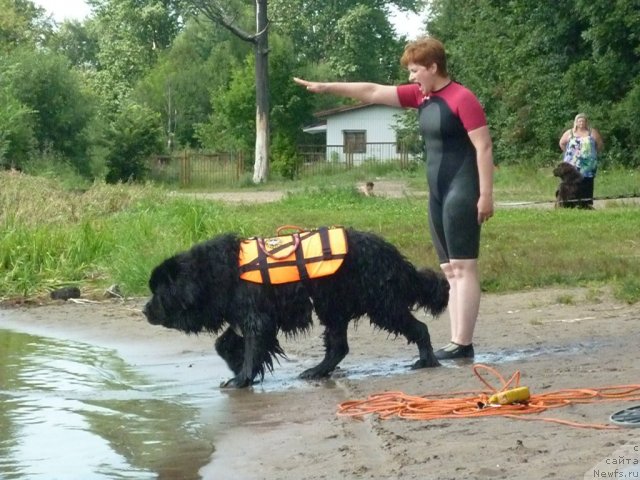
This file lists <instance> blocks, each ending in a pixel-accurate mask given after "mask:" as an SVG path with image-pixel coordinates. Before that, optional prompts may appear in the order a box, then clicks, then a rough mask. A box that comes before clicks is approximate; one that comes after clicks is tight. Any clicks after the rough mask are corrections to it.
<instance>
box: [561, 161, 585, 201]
mask: <svg viewBox="0 0 640 480" xmlns="http://www.w3.org/2000/svg"><path fill="white" fill-rule="evenodd" d="M553 175H554V177H558V178H560V185H558V189H557V190H556V207H563V208H589V205H588V203H587V201H586V200H583V199H582V190H583V189H582V180H583V178H584V177H583V176H582V174H581V173H580V172H579V171H578V169H577V168H576V167H575V166H573V165H571V164H570V163H567V162H561V163H559V164H558V165H557V166H556V168H554V169H553Z"/></svg>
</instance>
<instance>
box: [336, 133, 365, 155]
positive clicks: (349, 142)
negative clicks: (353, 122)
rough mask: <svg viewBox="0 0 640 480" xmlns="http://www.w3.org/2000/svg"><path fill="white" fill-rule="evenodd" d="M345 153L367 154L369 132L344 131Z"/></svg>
mask: <svg viewBox="0 0 640 480" xmlns="http://www.w3.org/2000/svg"><path fill="white" fill-rule="evenodd" d="M342 134H343V138H344V145H343V147H344V153H366V152H367V132H366V130H344V131H343V132H342Z"/></svg>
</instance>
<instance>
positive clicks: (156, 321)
mask: <svg viewBox="0 0 640 480" xmlns="http://www.w3.org/2000/svg"><path fill="white" fill-rule="evenodd" d="M220 247H221V246H220V242H216V241H210V242H207V243H204V244H201V245H199V246H196V247H194V248H193V249H191V250H189V251H187V252H183V253H179V254H177V255H174V256H173V257H171V258H168V259H166V260H165V261H163V262H162V263H161V264H160V265H158V266H157V267H155V268H154V269H153V272H152V273H151V277H150V279H149V289H150V290H151V298H150V299H149V301H148V302H147V304H146V305H145V306H144V309H143V313H144V315H145V316H146V317H147V320H148V322H149V323H151V324H152V325H162V326H164V327H167V328H172V329H176V330H180V331H182V332H185V333H199V332H202V331H207V332H218V331H219V330H220V329H221V328H222V326H223V323H224V320H225V309H226V306H227V302H228V299H229V298H230V297H231V290H232V289H233V288H234V285H235V278H236V277H237V269H235V262H236V261H237V260H236V256H237V253H233V254H232V255H226V252H224V251H223V249H221V248H220ZM234 275H235V277H234Z"/></svg>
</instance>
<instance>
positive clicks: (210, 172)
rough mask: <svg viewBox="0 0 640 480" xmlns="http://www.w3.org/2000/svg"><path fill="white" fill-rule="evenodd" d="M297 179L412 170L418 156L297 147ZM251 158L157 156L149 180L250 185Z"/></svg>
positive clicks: (391, 149)
mask: <svg viewBox="0 0 640 480" xmlns="http://www.w3.org/2000/svg"><path fill="white" fill-rule="evenodd" d="M297 153H298V157H299V159H300V161H299V162H298V165H297V169H296V176H297V177H305V176H312V175H322V174H334V173H339V172H343V171H345V170H353V169H358V170H362V171H367V172H371V171H373V172H378V173H379V174H383V173H384V171H388V170H399V169H400V170H404V169H409V168H414V167H415V166H416V165H417V164H419V163H420V162H421V161H422V158H423V157H422V155H421V154H414V153H410V152H408V151H407V150H406V149H399V148H398V147H397V144H395V143H368V144H367V147H366V150H365V151H363V152H347V151H345V149H344V147H343V146H342V145H301V146H299V147H298V152H297ZM252 173H253V156H252V155H247V154H245V153H243V152H220V153H211V152H202V151H184V152H181V153H177V154H174V155H170V156H169V155H156V156H154V157H153V158H152V159H151V160H150V164H149V176H150V179H151V180H154V181H156V182H162V183H167V184H172V185H179V186H180V187H183V188H215V187H218V186H229V185H237V184H239V183H242V182H248V181H250V178H251V176H252Z"/></svg>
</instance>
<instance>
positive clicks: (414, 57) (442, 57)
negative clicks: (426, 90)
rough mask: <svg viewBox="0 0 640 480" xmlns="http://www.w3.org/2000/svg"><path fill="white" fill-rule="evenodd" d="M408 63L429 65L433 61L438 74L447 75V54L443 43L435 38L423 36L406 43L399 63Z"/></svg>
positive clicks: (403, 64)
mask: <svg viewBox="0 0 640 480" xmlns="http://www.w3.org/2000/svg"><path fill="white" fill-rule="evenodd" d="M410 63H415V64H417V65H422V66H423V67H430V66H431V65H432V64H434V63H435V64H436V65H437V66H438V74H439V75H441V76H443V77H446V76H447V55H446V53H445V51H444V45H443V44H442V42H441V41H440V40H438V39H437V38H434V37H423V38H420V39H418V40H415V41H413V42H411V43H408V44H407V46H406V47H405V49H404V53H403V54H402V58H400V64H401V65H402V66H403V67H406V66H408V65H409V64H410Z"/></svg>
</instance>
